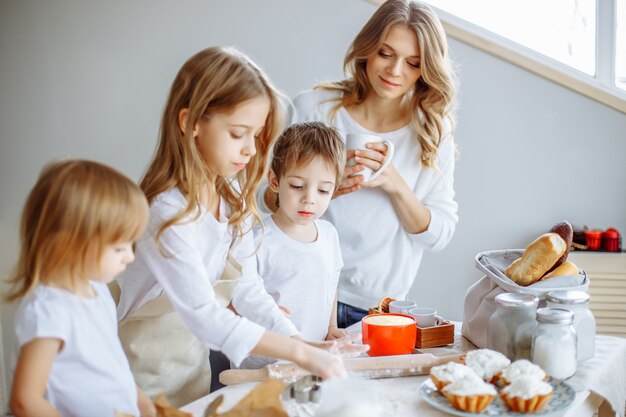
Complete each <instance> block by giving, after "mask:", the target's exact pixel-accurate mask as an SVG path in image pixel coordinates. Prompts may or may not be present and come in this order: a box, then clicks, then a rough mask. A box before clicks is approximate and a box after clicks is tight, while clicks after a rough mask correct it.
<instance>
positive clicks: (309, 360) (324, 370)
mask: <svg viewBox="0 0 626 417" xmlns="http://www.w3.org/2000/svg"><path fill="white" fill-rule="evenodd" d="M319 343H332V342H319ZM303 346H304V348H305V351H304V353H305V354H304V358H303V359H304V360H303V361H301V362H300V361H299V362H298V365H300V366H301V367H302V368H304V369H306V370H308V371H310V372H312V373H313V374H315V375H317V376H319V377H321V378H323V379H333V378H343V377H345V376H346V368H345V366H344V365H343V360H342V359H341V358H340V357H339V356H337V355H333V354H332V353H330V352H328V351H326V350H323V349H319V348H316V347H314V346H313V344H312V343H304V344H303Z"/></svg>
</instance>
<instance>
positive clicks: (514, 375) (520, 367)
mask: <svg viewBox="0 0 626 417" xmlns="http://www.w3.org/2000/svg"><path fill="white" fill-rule="evenodd" d="M522 377H529V378H532V379H534V380H536V381H546V380H547V379H548V376H547V375H546V373H545V372H544V371H543V369H541V367H539V366H537V365H535V364H534V363H532V362H531V361H529V360H526V359H520V360H517V361H515V362H513V363H512V364H510V365H509V366H507V367H506V368H504V369H503V370H502V382H504V383H505V384H510V383H511V382H513V381H515V380H516V379H518V378H522Z"/></svg>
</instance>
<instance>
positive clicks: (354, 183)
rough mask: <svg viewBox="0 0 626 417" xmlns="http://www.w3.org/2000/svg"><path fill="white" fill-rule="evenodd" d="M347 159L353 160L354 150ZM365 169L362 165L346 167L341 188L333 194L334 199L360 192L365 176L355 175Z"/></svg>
mask: <svg viewBox="0 0 626 417" xmlns="http://www.w3.org/2000/svg"><path fill="white" fill-rule="evenodd" d="M346 157H347V160H350V159H351V158H353V157H354V149H351V150H349V151H348V152H347V154H346ZM364 169H365V166H364V165H362V164H355V165H352V166H350V165H346V167H345V168H344V170H343V176H342V177H341V182H340V183H339V186H338V187H337V189H336V190H335V193H334V194H333V198H337V197H340V196H342V195H345V194H350V193H353V192H355V191H358V190H360V189H361V183H362V182H363V176H362V175H354V174H358V173H359V172H361V171H363V170H364ZM353 175H354V176H353Z"/></svg>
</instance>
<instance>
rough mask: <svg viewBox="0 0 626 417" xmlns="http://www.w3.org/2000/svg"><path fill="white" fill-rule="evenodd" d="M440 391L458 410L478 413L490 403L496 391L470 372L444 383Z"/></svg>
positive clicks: (496, 393)
mask: <svg viewBox="0 0 626 417" xmlns="http://www.w3.org/2000/svg"><path fill="white" fill-rule="evenodd" d="M441 393H442V394H443V395H444V396H445V397H446V398H447V399H448V401H450V404H451V405H452V407H454V408H456V409H457V410H459V411H466V412H469V413H480V412H482V411H483V410H484V409H485V408H487V407H488V406H489V404H491V402H492V401H493V399H494V398H496V395H498V392H497V391H496V388H495V387H494V386H493V385H491V384H488V383H486V382H484V381H483V380H482V378H480V377H479V376H478V375H476V374H470V375H467V376H464V377H463V378H459V379H458V380H456V381H454V382H452V383H450V384H448V385H446V387H445V388H444V389H442V390H441Z"/></svg>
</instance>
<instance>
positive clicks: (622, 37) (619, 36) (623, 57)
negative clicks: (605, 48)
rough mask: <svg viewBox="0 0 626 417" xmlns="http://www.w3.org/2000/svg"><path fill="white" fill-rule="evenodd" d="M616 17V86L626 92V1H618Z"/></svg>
mask: <svg viewBox="0 0 626 417" xmlns="http://www.w3.org/2000/svg"><path fill="white" fill-rule="evenodd" d="M615 17H616V19H615V20H616V21H617V28H616V31H615V33H616V42H615V84H616V85H617V87H619V88H621V89H622V90H626V0H618V2H617V7H616V11H615Z"/></svg>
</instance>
